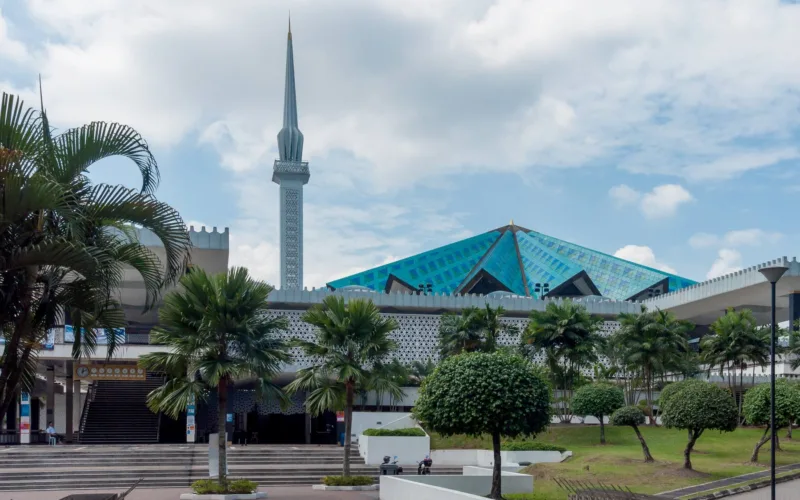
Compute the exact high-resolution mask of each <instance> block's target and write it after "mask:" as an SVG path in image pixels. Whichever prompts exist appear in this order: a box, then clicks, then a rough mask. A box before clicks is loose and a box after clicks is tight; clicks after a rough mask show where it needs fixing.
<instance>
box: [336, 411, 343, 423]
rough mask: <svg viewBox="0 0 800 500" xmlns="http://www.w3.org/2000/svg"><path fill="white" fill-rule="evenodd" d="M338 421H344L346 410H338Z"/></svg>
mask: <svg viewBox="0 0 800 500" xmlns="http://www.w3.org/2000/svg"><path fill="white" fill-rule="evenodd" d="M336 421H337V422H344V412H343V411H337V412H336Z"/></svg>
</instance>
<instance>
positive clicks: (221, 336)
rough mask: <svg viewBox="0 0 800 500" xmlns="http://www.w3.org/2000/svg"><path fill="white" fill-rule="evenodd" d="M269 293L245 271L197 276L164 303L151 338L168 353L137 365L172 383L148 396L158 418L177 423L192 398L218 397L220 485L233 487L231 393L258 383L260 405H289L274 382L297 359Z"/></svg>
mask: <svg viewBox="0 0 800 500" xmlns="http://www.w3.org/2000/svg"><path fill="white" fill-rule="evenodd" d="M271 291H272V287H271V286H269V285H268V284H266V283H264V282H262V281H256V280H254V279H253V278H251V277H250V275H249V274H248V272H247V269H245V268H243V267H239V268H232V269H231V270H229V271H228V272H227V273H220V274H217V275H209V274H206V272H205V271H203V270H202V269H196V270H193V271H192V272H191V273H189V274H187V275H185V276H184V277H183V278H181V281H180V287H179V288H178V289H177V290H175V291H174V292H171V293H169V294H168V295H167V296H166V297H165V298H164V305H163V306H162V307H161V309H159V324H158V326H156V328H154V329H153V332H152V337H153V341H154V343H155V344H159V345H165V346H168V347H169V349H170V350H168V351H161V352H153V353H149V354H145V355H143V356H141V357H140V358H139V365H140V366H142V367H144V368H146V369H147V370H150V371H157V372H163V373H165V374H166V377H167V378H166V382H165V384H164V385H163V386H161V387H159V388H158V389H155V390H153V391H152V392H151V393H150V394H149V396H148V399H147V404H148V406H149V407H150V409H151V410H153V411H154V412H164V413H166V414H167V415H169V416H170V417H172V418H177V417H178V415H179V414H180V413H181V412H182V411H184V410H185V409H186V406H187V405H188V404H189V401H190V400H191V399H192V398H196V399H198V400H200V399H207V398H208V397H209V395H210V393H211V391H212V390H216V393H217V429H218V432H219V483H220V485H222V486H225V485H226V484H227V477H226V474H227V472H226V471H227V454H226V448H225V443H226V439H225V416H226V411H225V408H227V404H228V388H229V386H230V385H231V384H232V383H233V382H234V381H235V380H237V379H238V380H241V379H253V380H255V387H256V391H257V395H258V396H259V397H260V398H262V399H263V398H267V397H277V398H279V399H280V400H281V401H282V402H285V401H286V396H285V395H284V394H283V392H282V391H281V390H280V389H279V388H278V387H276V386H275V385H274V384H273V382H272V381H273V378H274V377H275V376H276V375H277V374H278V373H279V370H280V368H281V366H282V365H283V364H284V363H287V362H288V361H289V360H290V359H291V358H290V356H289V354H288V349H287V346H286V345H284V343H283V342H282V341H281V340H280V338H279V337H278V332H279V331H281V330H285V329H286V328H287V327H288V323H287V321H286V319H285V318H272V317H270V316H269V315H268V314H267V311H268V307H267V297H268V296H269V293H270V292H271Z"/></svg>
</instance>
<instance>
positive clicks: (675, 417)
mask: <svg viewBox="0 0 800 500" xmlns="http://www.w3.org/2000/svg"><path fill="white" fill-rule="evenodd" d="M665 390H666V389H665ZM663 399H664V398H663V397H662V400H663ZM661 411H662V415H663V418H662V420H663V422H664V425H665V426H666V427H667V428H668V429H671V428H675V429H686V430H688V431H689V442H688V444H687V445H686V449H685V450H684V452H683V456H684V462H683V466H684V468H686V469H691V468H692V461H691V453H692V449H693V448H694V445H695V443H696V442H697V439H698V438H699V437H700V435H701V434H703V432H704V431H706V430H717V431H720V432H731V431H733V430H735V429H736V425H737V424H738V421H739V409H738V408H737V407H736V402H734V400H733V396H731V393H730V392H728V391H727V390H725V389H722V388H720V387H717V386H716V385H714V384H712V383H709V382H701V383H699V384H698V383H692V384H687V385H686V386H685V387H683V388H681V389H680V390H678V391H677V392H676V393H675V394H673V395H671V396H670V397H668V398H667V401H666V402H665V403H664V404H663V406H662V407H661Z"/></svg>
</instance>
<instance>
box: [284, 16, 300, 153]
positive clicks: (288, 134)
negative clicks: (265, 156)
mask: <svg viewBox="0 0 800 500" xmlns="http://www.w3.org/2000/svg"><path fill="white" fill-rule="evenodd" d="M278 151H279V152H280V158H281V160H284V161H303V133H302V132H300V128H299V127H298V126H297V93H296V91H295V87H294V51H293V50H292V18H291V17H289V34H288V37H287V40H286V87H285V89H284V92H283V128H282V129H281V131H280V132H279V133H278Z"/></svg>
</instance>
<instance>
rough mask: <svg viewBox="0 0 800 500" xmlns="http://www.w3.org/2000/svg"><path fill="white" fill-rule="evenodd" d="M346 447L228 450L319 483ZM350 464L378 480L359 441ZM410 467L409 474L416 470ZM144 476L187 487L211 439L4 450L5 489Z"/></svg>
mask: <svg viewBox="0 0 800 500" xmlns="http://www.w3.org/2000/svg"><path fill="white" fill-rule="evenodd" d="M342 453H343V451H342V448H340V447H338V446H329V445H326V446H310V445H300V446H273V445H254V446H247V447H239V446H235V447H232V448H229V450H228V470H229V471H230V477H232V478H246V479H250V480H252V481H256V482H257V483H258V484H259V485H260V486H262V487H270V486H303V485H312V484H320V481H321V479H322V477H323V476H328V475H340V474H341V473H342V465H341V464H342ZM351 464H352V466H351V469H352V474H353V475H367V476H373V477H374V478H375V480H376V482H377V480H378V467H377V466H375V465H365V464H364V460H363V459H362V458H361V457H360V456H359V454H358V451H357V447H354V448H353V450H352V451H351ZM411 468H413V469H414V470H407V471H406V474H416V467H409V469H411ZM42 471H46V473H43V472H42ZM432 473H433V474H440V475H441V474H447V475H452V474H461V467H437V466H436V464H434V466H433V468H432ZM140 478H144V480H143V481H142V483H141V484H140V485H139V487H140V488H169V487H178V488H187V487H188V486H189V485H191V483H192V482H194V481H196V480H198V479H205V478H208V445H188V444H187V445H144V446H87V447H71V446H63V447H62V446H59V447H55V448H51V447H44V446H41V447H28V448H22V447H17V448H14V449H9V451H7V452H5V453H2V454H0V491H18V490H36V491H45V490H71V489H101V488H102V489H107V490H115V489H119V490H121V489H124V488H126V487H128V486H130V485H131V484H133V483H134V482H136V481H137V480H139V479H140ZM0 497H2V495H0ZM3 498H4V497H3Z"/></svg>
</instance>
